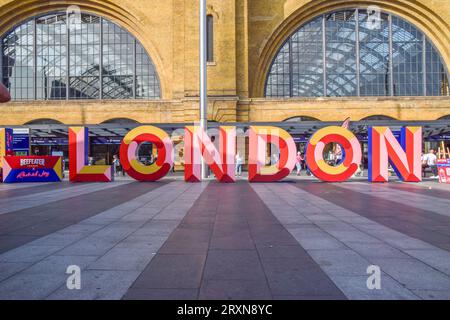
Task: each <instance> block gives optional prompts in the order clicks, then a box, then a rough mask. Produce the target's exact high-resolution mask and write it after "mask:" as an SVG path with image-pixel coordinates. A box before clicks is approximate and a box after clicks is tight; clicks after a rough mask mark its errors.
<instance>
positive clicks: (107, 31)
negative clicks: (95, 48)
mask: <svg viewBox="0 0 450 320" xmlns="http://www.w3.org/2000/svg"><path fill="white" fill-rule="evenodd" d="M134 42H135V40H134V38H133V37H132V36H131V35H130V34H129V33H128V32H127V31H126V30H124V29H122V28H120V27H119V26H117V25H115V24H114V23H111V22H109V21H106V20H103V99H130V98H133V95H134V89H133V88H134V81H133V73H134Z"/></svg>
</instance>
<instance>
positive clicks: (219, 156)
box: [184, 126, 236, 182]
mask: <svg viewBox="0 0 450 320" xmlns="http://www.w3.org/2000/svg"><path fill="white" fill-rule="evenodd" d="M219 140H220V147H219V149H220V152H218V151H217V149H216V147H215V146H214V144H213V143H212V142H211V139H210V138H209V137H208V135H207V133H206V132H204V131H203V130H202V129H201V128H200V127H199V126H193V127H192V126H191V127H186V128H185V135H184V149H185V158H184V159H185V160H184V162H185V167H184V180H185V181H187V182H199V181H200V180H201V157H203V158H204V159H205V161H206V163H207V164H208V166H209V167H210V168H211V171H212V172H213V173H214V175H215V176H216V179H217V180H218V181H219V182H234V181H235V176H234V156H235V153H236V128H235V127H220V128H219Z"/></svg>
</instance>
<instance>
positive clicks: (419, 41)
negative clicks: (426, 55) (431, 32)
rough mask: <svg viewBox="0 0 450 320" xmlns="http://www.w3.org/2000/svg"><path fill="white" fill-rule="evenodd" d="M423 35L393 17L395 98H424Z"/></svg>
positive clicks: (406, 23)
mask: <svg viewBox="0 0 450 320" xmlns="http://www.w3.org/2000/svg"><path fill="white" fill-rule="evenodd" d="M423 50H424V48H423V34H422V33H421V32H420V31H419V30H418V29H417V28H415V27H414V26H412V25H411V24H410V23H408V22H406V21H404V20H402V19H400V18H397V17H394V16H393V17H392V52H393V56H392V62H393V69H394V71H393V72H394V95H395V96H423V95H424V92H423Z"/></svg>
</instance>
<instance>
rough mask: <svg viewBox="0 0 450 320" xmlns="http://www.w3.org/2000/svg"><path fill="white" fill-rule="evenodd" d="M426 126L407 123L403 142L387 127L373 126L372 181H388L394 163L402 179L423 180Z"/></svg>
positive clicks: (408, 180)
mask: <svg viewBox="0 0 450 320" xmlns="http://www.w3.org/2000/svg"><path fill="white" fill-rule="evenodd" d="M421 153H422V128H421V127H404V128H402V130H401V144H400V143H399V142H398V141H397V139H396V138H395V136H394V135H393V134H392V131H391V130H390V129H389V128H387V127H369V181H371V182H387V181H388V179H389V172H388V166H389V162H390V163H391V165H392V167H393V169H394V171H395V172H396V173H397V175H398V176H399V178H400V179H402V180H404V181H406V182H420V181H422V163H421V161H420V156H421Z"/></svg>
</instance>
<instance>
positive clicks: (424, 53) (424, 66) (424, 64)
mask: <svg viewBox="0 0 450 320" xmlns="http://www.w3.org/2000/svg"><path fill="white" fill-rule="evenodd" d="M422 72H423V75H422V77H423V78H422V79H423V84H422V88H423V96H424V97H426V96H427V39H426V37H425V34H423V35H422Z"/></svg>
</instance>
